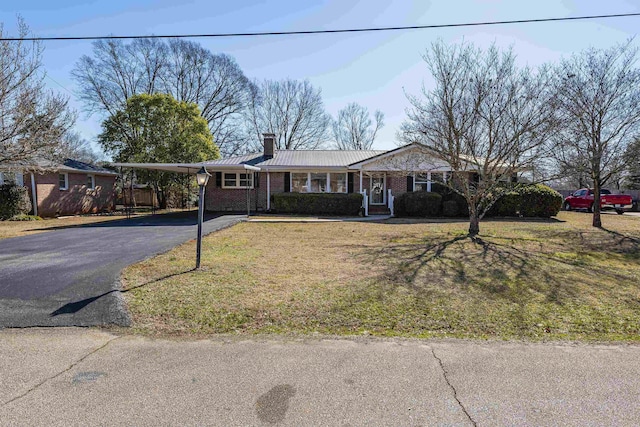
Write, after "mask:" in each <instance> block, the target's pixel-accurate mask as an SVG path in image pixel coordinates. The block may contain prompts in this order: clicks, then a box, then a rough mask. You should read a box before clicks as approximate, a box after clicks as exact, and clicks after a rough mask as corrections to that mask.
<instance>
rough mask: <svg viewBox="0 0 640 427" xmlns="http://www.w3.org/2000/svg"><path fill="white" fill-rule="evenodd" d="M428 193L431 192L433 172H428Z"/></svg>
mask: <svg viewBox="0 0 640 427" xmlns="http://www.w3.org/2000/svg"><path fill="white" fill-rule="evenodd" d="M427 191H428V192H431V172H427Z"/></svg>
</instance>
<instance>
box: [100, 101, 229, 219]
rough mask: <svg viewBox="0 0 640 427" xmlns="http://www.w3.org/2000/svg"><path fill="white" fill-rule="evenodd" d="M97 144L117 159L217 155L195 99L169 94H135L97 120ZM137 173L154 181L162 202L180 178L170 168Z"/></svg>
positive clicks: (170, 159) (168, 159) (152, 160)
mask: <svg viewBox="0 0 640 427" xmlns="http://www.w3.org/2000/svg"><path fill="white" fill-rule="evenodd" d="M98 141H99V143H100V145H101V146H102V149H103V150H104V151H105V152H106V153H108V154H112V155H113V158H114V160H115V161H117V162H140V163H175V162H185V163H195V162H202V161H205V160H213V159H217V158H219V157H220V152H219V150H218V147H217V146H216V145H215V144H214V143H213V138H212V136H211V131H210V130H209V127H208V126H207V121H206V120H205V119H204V118H202V117H201V116H200V112H199V111H198V106H197V105H196V104H192V103H187V102H179V101H176V100H175V99H174V98H173V97H172V96H171V95H166V94H155V95H146V94H142V95H134V96H132V97H131V98H129V99H128V100H127V105H126V107H125V108H124V109H123V110H120V111H117V112H116V113H115V114H114V115H113V116H111V117H110V118H108V119H107V120H105V121H104V123H103V124H102V133H101V134H100V135H99V136H98ZM137 175H138V177H140V178H141V179H143V180H147V181H149V182H152V183H153V184H154V187H155V188H156V191H157V193H158V194H157V195H158V201H159V203H160V207H161V208H165V207H166V193H167V189H168V188H169V187H170V186H171V184H180V179H179V178H177V177H176V176H175V174H172V173H170V172H161V171H144V172H139V173H138V174H137Z"/></svg>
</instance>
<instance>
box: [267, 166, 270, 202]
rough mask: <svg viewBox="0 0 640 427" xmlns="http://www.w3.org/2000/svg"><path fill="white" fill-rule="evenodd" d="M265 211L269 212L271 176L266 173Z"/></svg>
mask: <svg viewBox="0 0 640 427" xmlns="http://www.w3.org/2000/svg"><path fill="white" fill-rule="evenodd" d="M267 210H268V211H269V210H271V175H269V171H267Z"/></svg>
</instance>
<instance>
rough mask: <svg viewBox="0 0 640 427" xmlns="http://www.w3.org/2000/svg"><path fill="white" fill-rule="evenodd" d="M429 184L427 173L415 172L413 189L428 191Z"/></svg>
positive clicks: (429, 188)
mask: <svg viewBox="0 0 640 427" xmlns="http://www.w3.org/2000/svg"><path fill="white" fill-rule="evenodd" d="M429 190H431V186H430V185H429V174H428V173H417V174H416V180H415V184H414V188H413V191H429Z"/></svg>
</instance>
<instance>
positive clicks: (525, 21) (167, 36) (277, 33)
mask: <svg viewBox="0 0 640 427" xmlns="http://www.w3.org/2000/svg"><path fill="white" fill-rule="evenodd" d="M633 16H640V13H618V14H610V15H586V16H570V17H565V18H539V19H516V20H510V21H485V22H467V23H457V24H434V25H411V26H402V27H372V28H348V29H338V30H308V31H266V32H255V33H213V34H162V35H155V34H152V35H148V36H140V35H137V36H136V35H133V36H53V37H24V38H21V37H5V38H0V41H20V40H26V41H61V40H115V39H179V38H205V37H206V38H215V37H259V36H289V35H307V34H335V33H365V32H374V31H404V30H427V29H434V28H456V27H479V26H488V25H505V24H529V23H536V22H560V21H579V20H587V19H601V18H628V17H633Z"/></svg>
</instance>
